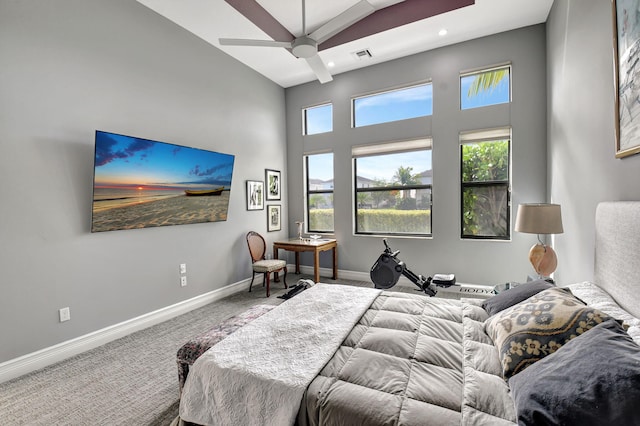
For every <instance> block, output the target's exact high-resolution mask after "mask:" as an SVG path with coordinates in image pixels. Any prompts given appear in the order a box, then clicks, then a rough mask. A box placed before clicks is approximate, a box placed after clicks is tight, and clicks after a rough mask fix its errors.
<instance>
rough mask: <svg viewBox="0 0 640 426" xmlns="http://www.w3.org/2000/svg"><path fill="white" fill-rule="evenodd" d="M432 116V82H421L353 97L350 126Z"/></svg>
mask: <svg viewBox="0 0 640 426" xmlns="http://www.w3.org/2000/svg"><path fill="white" fill-rule="evenodd" d="M429 115H433V85H432V84H431V83H423V84H418V85H414V86H409V87H404V88H401V89H394V90H387V91H384V92H378V93H374V94H370V95H365V96H359V97H356V98H353V99H352V123H353V127H362V126H369V125H372V124H380V123H388V122H391V121H398V120H406V119H408V118H416V117H425V116H429Z"/></svg>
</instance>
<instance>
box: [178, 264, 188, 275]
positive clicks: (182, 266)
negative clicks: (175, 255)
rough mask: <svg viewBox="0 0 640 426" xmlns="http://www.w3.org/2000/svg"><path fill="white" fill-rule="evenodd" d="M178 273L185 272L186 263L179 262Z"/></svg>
mask: <svg viewBox="0 0 640 426" xmlns="http://www.w3.org/2000/svg"><path fill="white" fill-rule="evenodd" d="M180 273H181V274H186V273H187V264H186V263H181V264H180Z"/></svg>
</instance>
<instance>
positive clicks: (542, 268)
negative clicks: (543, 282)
mask: <svg viewBox="0 0 640 426" xmlns="http://www.w3.org/2000/svg"><path fill="white" fill-rule="evenodd" d="M529 262H531V265H533V269H534V270H535V271H536V272H537V273H538V275H542V276H545V277H548V276H549V275H551V274H552V273H553V271H555V270H556V268H557V267H558V257H557V256H556V252H555V251H554V250H553V249H552V248H551V247H549V246H547V245H545V244H536V245H534V246H533V247H531V250H529Z"/></svg>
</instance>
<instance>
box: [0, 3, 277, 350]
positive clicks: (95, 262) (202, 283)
mask: <svg viewBox="0 0 640 426" xmlns="http://www.w3.org/2000/svg"><path fill="white" fill-rule="evenodd" d="M284 102H285V97H284V90H283V89H282V88H280V87H279V86H277V85H275V84H273V83H272V82H270V81H268V80H267V79H265V78H264V77H262V76H260V75H258V74H257V73H255V72H253V71H252V70H250V69H248V68H247V67H245V66H244V65H242V64H240V63H239V62H237V61H235V60H233V59H232V58H230V57H228V56H227V55H225V54H224V53H222V52H220V51H219V50H217V49H215V48H213V47H211V46H210V45H208V44H206V43H205V42H203V41H202V40H200V39H199V38H197V37H195V36H193V35H192V34H190V33H188V32H186V31H185V30H183V29H181V28H179V27H177V26H176V25H175V24H173V23H171V22H169V21H167V20H165V19H164V18H162V17H161V16H159V15H157V14H156V13H154V12H152V11H151V10H149V9H147V8H145V7H144V6H142V5H141V4H139V3H137V2H135V1H133V0H110V1H104V0H57V1H55V2H53V1H52V2H49V1H41V0H20V1H4V0H3V1H2V2H0V182H2V183H1V185H0V200H1V201H0V239H1V243H0V270H1V271H2V280H1V289H2V291H1V294H0V362H2V361H6V360H9V359H12V358H15V357H18V356H20V355H23V354H26V353H30V352H33V351H35V350H38V349H41V348H45V347H49V346H52V345H54V344H57V343H60V342H63V341H65V340H68V339H71V338H74V337H77V336H81V335H84V334H87V333H90V332H92V331H95V330H99V329H101V328H104V327H107V326H110V325H113V324H117V323H119V322H122V321H125V320H128V319H130V318H134V317H136V316H139V315H142V314H145V313H148V312H151V311H154V310H156V309H160V308H163V307H166V306H169V305H172V304H175V303H177V302H179V301H182V300H186V299H190V298H192V297H194V296H197V295H200V294H204V293H206V292H208V291H211V290H215V289H218V288H221V287H223V286H226V285H228V284H230V283H234V282H238V281H241V280H244V279H246V278H247V277H250V276H251V272H250V271H251V268H250V261H249V255H248V252H247V248H246V242H245V240H244V235H245V234H246V232H247V231H248V230H249V229H255V230H257V231H260V232H262V233H264V234H265V235H266V217H265V211H258V212H255V211H252V212H248V211H246V209H245V188H244V186H245V180H246V179H257V180H263V179H264V169H265V167H266V168H273V169H278V170H282V171H283V172H284V171H285V165H286V163H285V161H286V160H285V159H286V150H285V136H286V135H285V115H284V113H285V103H284ZM96 129H101V130H107V131H113V132H117V133H123V134H128V135H133V136H139V137H144V138H148V139H153V140H161V141H166V142H172V143H176V144H182V145H188V146H194V147H198V148H203V149H209V150H216V151H220V152H225V153H229V154H234V155H235V156H236V163H235V170H234V173H233V187H232V191H231V203H230V209H229V219H228V220H227V221H226V222H218V223H205V224H196V225H183V226H172V227H162V228H149V229H141V230H130V231H115V232H104V233H98V234H91V233H90V232H89V231H90V218H91V197H92V173H93V144H94V132H95V130H96ZM283 177H286V173H285V174H283ZM283 189H284V196H285V199H286V186H285V187H284V188H283ZM284 218H285V222H284V226H283V231H282V232H277V233H269V234H268V238H269V240H270V241H271V240H274V239H275V238H282V237H284V236H286V235H287V233H288V232H287V230H286V224H287V222H286V212H285V216H284ZM182 262H185V263H187V267H188V286H187V287H184V288H181V287H180V285H179V278H178V276H179V273H178V265H179V263H182ZM65 306H69V307H70V308H71V321H70V322H65V323H59V322H58V309H59V308H62V307H65Z"/></svg>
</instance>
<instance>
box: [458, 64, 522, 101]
mask: <svg viewBox="0 0 640 426" xmlns="http://www.w3.org/2000/svg"><path fill="white" fill-rule="evenodd" d="M502 69H503V70H504V68H502ZM507 70H509V68H507ZM494 71H495V70H494ZM494 71H486V72H484V73H478V74H472V75H465V76H462V77H460V108H461V109H471V108H478V107H483V106H489V105H498V104H506V103H509V100H510V96H509V93H510V90H509V85H510V77H511V75H510V73H507V74H506V76H505V77H504V78H503V79H502V80H500V82H499V83H498V84H497V85H496V86H495V87H492V88H490V89H487V90H483V91H480V92H479V93H478V94H472V95H470V94H469V88H470V87H471V85H472V84H473V82H474V80H475V79H477V78H480V75H482V74H488V73H492V72H494Z"/></svg>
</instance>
